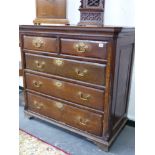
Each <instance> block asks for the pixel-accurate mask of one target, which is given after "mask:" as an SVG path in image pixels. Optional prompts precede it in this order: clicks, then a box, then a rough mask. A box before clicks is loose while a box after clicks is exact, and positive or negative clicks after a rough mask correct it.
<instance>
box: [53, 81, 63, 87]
mask: <svg viewBox="0 0 155 155" xmlns="http://www.w3.org/2000/svg"><path fill="white" fill-rule="evenodd" d="M54 85H55V86H56V87H57V88H61V87H62V85H63V84H62V82H60V81H56V82H55V83H54Z"/></svg>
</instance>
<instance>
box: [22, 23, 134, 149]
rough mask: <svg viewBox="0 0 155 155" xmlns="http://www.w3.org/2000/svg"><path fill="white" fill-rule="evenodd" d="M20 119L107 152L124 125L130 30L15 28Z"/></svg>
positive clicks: (131, 40) (131, 48)
mask: <svg viewBox="0 0 155 155" xmlns="http://www.w3.org/2000/svg"><path fill="white" fill-rule="evenodd" d="M19 32H20V47H21V53H22V65H23V75H24V90H25V101H26V104H25V114H27V115H28V116H34V117H37V118H40V119H42V120H45V121H48V122H50V123H52V124H54V125H57V126H59V127H62V128H65V129H67V130H69V131H72V132H75V133H77V134H80V135H82V136H84V137H86V138H87V139H89V140H91V141H93V142H95V143H96V144H97V145H99V146H100V147H102V148H104V150H108V148H109V146H110V145H111V144H112V142H113V141H114V139H115V138H116V136H117V135H118V133H119V132H120V130H121V129H122V128H123V126H124V125H125V123H126V121H127V105H128V94H129V86H130V74H131V68H132V61H133V55H134V29H132V28H115V27H102V28H92V27H89V28H88V27H87V28H86V27H75V26H35V25H22V26H20V27H19Z"/></svg>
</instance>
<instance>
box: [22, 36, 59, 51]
mask: <svg viewBox="0 0 155 155" xmlns="http://www.w3.org/2000/svg"><path fill="white" fill-rule="evenodd" d="M24 49H28V50H37V51H45V52H57V39H56V38H48V37H31V36H24Z"/></svg>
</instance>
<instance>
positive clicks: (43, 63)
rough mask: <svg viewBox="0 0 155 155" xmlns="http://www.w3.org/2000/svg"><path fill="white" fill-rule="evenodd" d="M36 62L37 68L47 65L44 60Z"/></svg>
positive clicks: (40, 68)
mask: <svg viewBox="0 0 155 155" xmlns="http://www.w3.org/2000/svg"><path fill="white" fill-rule="evenodd" d="M35 64H36V67H37V69H39V70H42V69H44V67H45V62H44V61H42V62H39V61H38V60H36V61H35Z"/></svg>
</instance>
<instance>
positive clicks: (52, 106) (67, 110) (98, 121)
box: [27, 93, 103, 136]
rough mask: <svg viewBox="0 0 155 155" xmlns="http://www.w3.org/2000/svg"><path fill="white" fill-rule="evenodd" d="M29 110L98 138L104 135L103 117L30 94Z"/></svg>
mask: <svg viewBox="0 0 155 155" xmlns="http://www.w3.org/2000/svg"><path fill="white" fill-rule="evenodd" d="M27 96H28V110H30V111H33V112H36V113H39V114H41V115H44V116H46V117H49V118H52V119H55V120H57V121H59V122H62V123H65V124H67V125H70V126H72V127H75V128H78V129H80V130H83V131H86V132H88V133H91V134H95V135H97V136H101V135H102V120H103V116H102V115H99V114H96V113H92V112H89V111H86V110H83V109H79V108H76V107H73V106H70V105H66V104H63V103H60V102H57V101H54V100H51V99H47V98H44V97H41V96H38V95H33V94H30V93H28V94H27Z"/></svg>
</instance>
